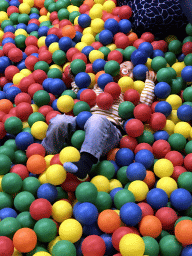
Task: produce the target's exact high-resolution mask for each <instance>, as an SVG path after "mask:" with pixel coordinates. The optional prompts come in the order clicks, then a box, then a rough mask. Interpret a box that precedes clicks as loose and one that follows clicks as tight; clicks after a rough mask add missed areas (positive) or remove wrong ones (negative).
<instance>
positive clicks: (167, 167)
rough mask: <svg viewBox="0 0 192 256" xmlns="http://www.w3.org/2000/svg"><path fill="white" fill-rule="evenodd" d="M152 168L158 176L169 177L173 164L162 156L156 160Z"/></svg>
mask: <svg viewBox="0 0 192 256" xmlns="http://www.w3.org/2000/svg"><path fill="white" fill-rule="evenodd" d="M153 170H154V173H155V175H156V176H157V177H159V178H163V177H170V176H171V175H172V174H173V170H174V166H173V164H172V162H171V161H170V160H168V159H165V158H162V159H159V160H157V161H156V163H155V164H154V167H153Z"/></svg>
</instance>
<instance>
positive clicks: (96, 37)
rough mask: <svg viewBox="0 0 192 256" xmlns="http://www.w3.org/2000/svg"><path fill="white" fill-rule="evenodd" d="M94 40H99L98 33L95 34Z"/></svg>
mask: <svg viewBox="0 0 192 256" xmlns="http://www.w3.org/2000/svg"><path fill="white" fill-rule="evenodd" d="M95 41H96V42H99V33H97V34H96V36H95Z"/></svg>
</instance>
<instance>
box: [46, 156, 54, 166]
mask: <svg viewBox="0 0 192 256" xmlns="http://www.w3.org/2000/svg"><path fill="white" fill-rule="evenodd" d="M53 157H54V155H46V156H45V157H44V159H45V162H46V169H47V168H48V167H49V166H50V165H51V164H50V162H51V159H52V158H53Z"/></svg>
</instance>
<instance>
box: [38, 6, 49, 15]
mask: <svg viewBox="0 0 192 256" xmlns="http://www.w3.org/2000/svg"><path fill="white" fill-rule="evenodd" d="M39 13H40V15H41V16H43V15H47V13H48V11H47V9H46V8H45V7H42V8H41V9H40V11H39Z"/></svg>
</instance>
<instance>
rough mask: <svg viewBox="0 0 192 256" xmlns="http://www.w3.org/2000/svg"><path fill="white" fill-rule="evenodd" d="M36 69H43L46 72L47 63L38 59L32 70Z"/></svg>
mask: <svg viewBox="0 0 192 256" xmlns="http://www.w3.org/2000/svg"><path fill="white" fill-rule="evenodd" d="M37 69H40V70H43V71H45V72H46V73H47V72H48V71H49V64H48V63H47V62H45V61H38V62H37V63H35V66H34V70H37Z"/></svg>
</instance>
